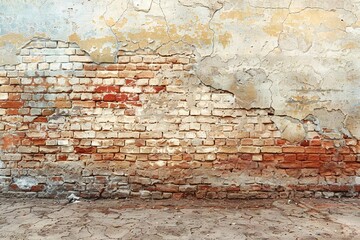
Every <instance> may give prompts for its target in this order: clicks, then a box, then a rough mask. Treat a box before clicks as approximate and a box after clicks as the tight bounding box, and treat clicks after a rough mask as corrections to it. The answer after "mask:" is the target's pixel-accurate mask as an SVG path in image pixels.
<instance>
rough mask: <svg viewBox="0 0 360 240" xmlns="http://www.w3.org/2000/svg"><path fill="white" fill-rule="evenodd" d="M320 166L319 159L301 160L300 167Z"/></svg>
mask: <svg viewBox="0 0 360 240" xmlns="http://www.w3.org/2000/svg"><path fill="white" fill-rule="evenodd" d="M320 166H321V162H320V161H311V162H310V161H303V162H302V167H303V168H319V167H320Z"/></svg>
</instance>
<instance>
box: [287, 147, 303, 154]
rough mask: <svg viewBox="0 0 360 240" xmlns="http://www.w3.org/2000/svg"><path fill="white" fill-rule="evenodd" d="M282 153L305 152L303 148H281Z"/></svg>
mask: <svg viewBox="0 0 360 240" xmlns="http://www.w3.org/2000/svg"><path fill="white" fill-rule="evenodd" d="M282 150H283V152H284V153H303V152H305V149H304V147H283V149H282Z"/></svg>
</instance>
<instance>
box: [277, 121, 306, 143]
mask: <svg viewBox="0 0 360 240" xmlns="http://www.w3.org/2000/svg"><path fill="white" fill-rule="evenodd" d="M271 120H272V121H273V122H274V123H275V125H276V126H277V128H278V129H279V130H280V132H281V136H282V138H284V139H286V140H288V141H290V142H301V141H302V140H304V139H305V136H306V131H305V128H304V126H303V125H302V123H301V122H300V121H299V120H296V119H292V118H286V117H285V118H284V117H278V116H274V117H272V118H271Z"/></svg>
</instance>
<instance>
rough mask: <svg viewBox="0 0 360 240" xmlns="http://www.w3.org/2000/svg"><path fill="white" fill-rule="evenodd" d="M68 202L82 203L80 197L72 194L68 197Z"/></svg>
mask: <svg viewBox="0 0 360 240" xmlns="http://www.w3.org/2000/svg"><path fill="white" fill-rule="evenodd" d="M67 200H68V201H69V203H78V202H80V201H79V200H80V197H78V196H76V195H75V194H73V193H72V194H70V195H69V196H68V197H67Z"/></svg>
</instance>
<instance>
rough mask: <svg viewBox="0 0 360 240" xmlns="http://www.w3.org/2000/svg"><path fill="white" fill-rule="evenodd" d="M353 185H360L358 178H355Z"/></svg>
mask: <svg viewBox="0 0 360 240" xmlns="http://www.w3.org/2000/svg"><path fill="white" fill-rule="evenodd" d="M355 184H356V185H360V177H355Z"/></svg>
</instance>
